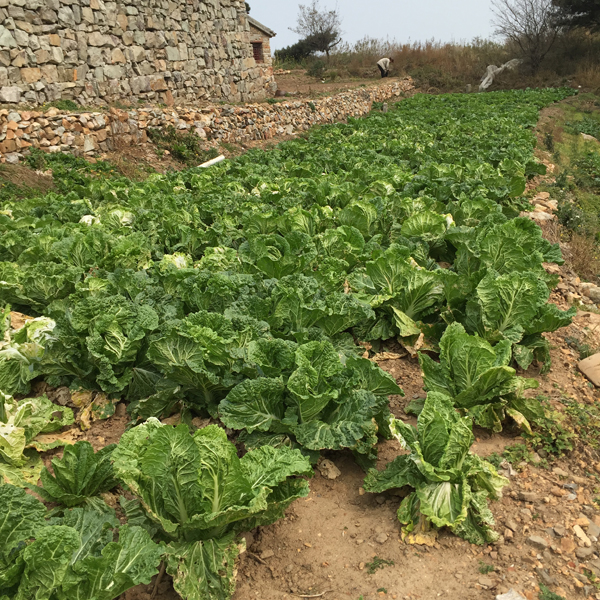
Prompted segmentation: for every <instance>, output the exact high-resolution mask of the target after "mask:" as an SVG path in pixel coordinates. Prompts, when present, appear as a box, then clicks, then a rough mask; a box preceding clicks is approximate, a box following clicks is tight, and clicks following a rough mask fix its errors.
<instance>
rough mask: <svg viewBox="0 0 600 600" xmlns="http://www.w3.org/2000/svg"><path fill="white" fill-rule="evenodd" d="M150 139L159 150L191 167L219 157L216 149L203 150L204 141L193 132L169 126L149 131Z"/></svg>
mask: <svg viewBox="0 0 600 600" xmlns="http://www.w3.org/2000/svg"><path fill="white" fill-rule="evenodd" d="M148 137H149V138H150V140H151V141H152V142H153V143H154V144H155V145H156V147H157V148H158V150H161V151H163V152H164V151H165V150H168V152H169V153H170V154H171V156H172V157H173V158H174V159H175V160H178V161H180V162H182V163H184V164H185V165H187V166H189V167H194V166H198V165H199V164H201V163H203V162H206V161H207V160H210V159H212V158H215V157H217V156H218V155H219V153H218V151H217V150H215V149H214V148H210V149H208V150H205V149H204V148H202V140H201V139H200V138H199V137H198V136H197V135H196V134H195V133H192V132H191V131H187V130H185V131H179V130H177V129H175V127H173V125H169V126H168V127H166V128H165V129H153V128H150V129H148Z"/></svg>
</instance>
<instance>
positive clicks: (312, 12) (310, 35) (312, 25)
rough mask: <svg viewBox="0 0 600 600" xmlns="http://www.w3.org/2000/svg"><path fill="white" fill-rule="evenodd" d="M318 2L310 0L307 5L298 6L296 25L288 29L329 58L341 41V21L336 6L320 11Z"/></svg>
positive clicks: (318, 0)
mask: <svg viewBox="0 0 600 600" xmlns="http://www.w3.org/2000/svg"><path fill="white" fill-rule="evenodd" d="M319 2H320V0H312V2H311V3H310V4H309V5H304V4H300V5H299V6H298V8H299V12H298V21H297V25H296V27H295V28H291V27H290V29H291V30H292V31H293V32H294V33H297V34H298V35H301V36H302V37H303V38H304V39H306V40H308V41H309V42H310V44H311V45H312V46H313V47H314V49H315V50H316V51H317V52H325V54H326V55H327V58H329V53H330V52H331V50H332V48H334V47H335V46H337V45H338V44H339V43H340V42H341V41H342V30H341V25H342V19H341V17H340V13H339V11H338V8H337V6H336V7H335V9H333V10H327V9H323V10H321V6H320V4H319Z"/></svg>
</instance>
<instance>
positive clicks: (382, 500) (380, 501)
mask: <svg viewBox="0 0 600 600" xmlns="http://www.w3.org/2000/svg"><path fill="white" fill-rule="evenodd" d="M375 502H377V504H385V496H377V498H375Z"/></svg>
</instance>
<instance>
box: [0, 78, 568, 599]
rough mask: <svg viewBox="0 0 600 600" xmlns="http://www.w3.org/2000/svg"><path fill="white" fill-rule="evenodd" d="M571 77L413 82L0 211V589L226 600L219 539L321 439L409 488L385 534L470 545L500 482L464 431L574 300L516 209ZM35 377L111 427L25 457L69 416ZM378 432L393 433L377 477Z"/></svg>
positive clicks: (281, 495)
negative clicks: (435, 91)
mask: <svg viewBox="0 0 600 600" xmlns="http://www.w3.org/2000/svg"><path fill="white" fill-rule="evenodd" d="M571 93H573V92H572V90H568V89H561V90H526V91H510V92H498V93H490V94H485V95H483V94H472V95H471V94H469V95H441V96H427V95H417V96H415V97H413V98H410V99H408V100H405V101H403V102H401V103H399V104H397V105H395V106H394V107H393V108H392V109H391V110H390V111H389V112H388V113H386V114H383V113H379V112H373V113H371V115H370V116H368V117H367V118H364V119H360V120H351V121H350V122H349V123H348V124H342V125H333V126H326V127H322V128H319V129H316V130H314V131H312V132H310V133H309V134H308V135H306V137H303V138H300V139H297V140H294V141H291V142H286V143H284V144H281V145H280V146H278V147H277V148H275V149H272V150H268V151H258V150H255V151H250V152H248V153H247V154H245V155H244V156H241V157H239V158H236V159H234V160H231V161H227V162H225V163H222V164H220V165H219V166H216V167H212V168H211V169H190V170H187V171H184V172H177V173H169V174H167V175H158V174H155V175H151V176H150V177H148V178H147V179H146V180H145V181H143V182H135V181H131V180H127V179H124V178H122V179H109V180H100V179H96V180H92V181H87V182H86V183H85V185H81V186H79V185H73V187H72V189H71V190H70V191H69V192H68V193H64V194H63V193H61V194H58V193H50V194H48V195H46V196H43V197H36V198H30V199H25V200H21V201H14V202H6V203H4V204H3V205H1V206H0V232H1V236H0V307H1V308H0V329H1V331H0V334H1V336H2V340H3V341H1V342H0V391H1V392H2V393H1V394H0V475H1V476H2V479H3V480H4V484H3V485H2V484H0V600H25V599H29V598H36V599H37V600H66V599H67V598H68V599H69V600H71V599H79V598H80V599H82V600H83V599H84V598H85V599H86V600H111V599H113V598H116V597H118V596H119V595H120V594H122V593H123V592H124V591H126V590H127V589H129V588H131V587H133V586H135V585H137V584H139V583H149V582H150V580H151V578H152V577H153V576H154V575H155V574H157V573H158V572H159V569H161V565H162V568H165V569H166V572H167V573H168V574H169V575H171V576H172V577H173V583H174V587H175V589H176V591H177V592H178V593H179V594H180V595H181V597H182V598H187V599H194V600H195V599H201V600H209V599H210V600H213V599H214V600H217V599H218V600H221V599H225V598H230V597H231V595H232V594H233V591H234V589H235V561H236V557H237V555H238V553H239V552H240V550H241V546H242V542H241V541H240V537H239V534H240V533H242V532H246V531H250V530H252V529H254V528H256V527H257V526H259V525H265V524H269V523H273V522H275V521H276V520H277V519H279V518H281V517H282V516H283V515H284V512H285V510H286V508H287V507H288V506H289V505H290V504H291V503H292V502H293V501H294V500H295V499H297V498H300V497H303V496H306V495H307V494H308V489H309V482H308V481H307V478H308V477H309V476H310V475H311V474H312V465H314V464H315V463H316V462H317V460H318V458H319V453H320V452H321V451H323V450H330V451H339V450H344V449H345V450H348V451H351V452H352V453H353V454H354V457H355V459H356V461H357V462H358V464H359V465H360V466H361V467H362V468H363V469H364V470H365V472H366V473H367V475H366V479H365V489H366V490H367V491H371V492H376V493H380V492H381V491H383V490H387V489H390V488H398V487H403V486H410V487H411V488H412V489H413V491H412V493H410V494H409V495H408V496H407V497H406V498H405V499H404V500H403V501H402V503H401V505H400V507H399V510H398V519H399V521H400V523H401V525H402V529H403V534H404V535H405V536H414V535H416V534H419V535H435V531H436V530H437V529H438V528H441V527H449V528H450V529H451V530H452V531H453V532H454V533H456V534H457V535H460V536H461V537H464V538H465V539H467V540H468V541H470V542H472V543H476V544H485V543H487V542H491V541H493V540H495V539H496V537H497V534H496V533H495V531H494V529H493V525H494V520H493V516H492V514H491V512H490V510H489V508H488V499H489V498H497V497H498V496H499V495H500V493H501V490H502V488H503V487H504V485H505V484H506V480H504V478H502V477H500V476H499V475H498V473H497V472H496V470H495V469H494V467H493V466H492V465H491V464H489V463H488V462H486V461H484V460H482V459H481V458H479V457H477V456H476V455H474V454H472V453H471V452H470V451H469V449H470V447H471V444H472V442H473V434H472V427H473V423H475V424H476V425H478V426H481V427H484V428H488V429H490V430H493V431H501V430H502V427H503V424H504V423H506V422H507V421H509V420H510V421H513V422H516V423H517V424H518V425H519V426H520V427H522V428H524V429H529V428H530V427H531V425H533V424H534V423H535V421H536V419H538V418H540V417H542V416H543V415H544V411H543V408H542V406H541V405H540V404H539V402H538V401H537V400H534V399H532V398H530V397H528V396H527V394H526V393H525V392H526V390H528V389H532V388H535V387H536V386H537V381H535V380H532V379H526V378H523V377H520V376H517V371H516V367H520V368H522V369H527V368H528V367H529V366H530V365H531V364H533V363H535V364H538V365H540V366H541V368H542V370H547V369H548V368H549V367H550V362H549V361H550V358H549V357H550V355H549V345H548V342H547V341H546V339H545V338H544V336H543V334H544V333H545V332H551V331H555V330H556V329H558V328H560V327H563V326H565V325H567V324H568V323H569V322H570V320H571V318H572V317H573V315H574V311H573V310H571V311H566V312H564V311H561V310H559V309H558V308H557V307H556V306H555V305H553V304H548V299H549V295H550V292H551V290H552V288H553V287H554V285H555V284H556V280H555V278H554V276H552V275H548V274H547V272H546V270H545V269H544V267H543V263H558V264H561V263H562V258H561V253H560V250H559V248H558V246H556V245H552V244H550V243H549V242H548V241H546V240H545V239H544V238H543V237H542V232H541V229H540V228H539V226H538V225H537V224H536V223H534V222H533V221H532V220H530V219H528V218H525V217H520V216H519V214H520V213H521V212H522V211H523V210H527V209H529V206H530V205H529V202H528V200H527V199H526V198H525V197H524V193H525V190H526V182H527V180H528V179H529V178H531V177H533V176H535V175H536V174H542V173H544V172H545V168H544V167H543V166H542V165H540V164H538V163H537V162H536V160H535V159H534V147H535V136H534V135H533V133H532V131H531V129H532V128H533V126H534V125H535V124H536V122H537V118H538V112H539V110H540V109H541V108H543V107H544V106H547V105H549V104H551V103H553V102H556V101H559V100H561V99H563V98H565V97H567V96H568V95H570V94H571ZM11 311H18V312H21V313H24V314H26V315H29V316H32V317H36V318H35V319H33V320H29V321H27V322H26V324H25V325H24V326H23V327H20V328H16V327H14V328H13V326H12V325H11V318H10V317H11ZM397 344H401V345H402V346H403V347H404V348H406V349H407V350H408V351H409V352H410V353H411V354H413V355H415V356H416V355H417V354H418V355H419V360H420V364H421V368H422V370H423V374H424V381H425V385H426V389H427V391H428V395H427V398H426V399H425V400H416V401H413V402H411V403H410V405H409V410H410V411H411V412H413V413H414V414H416V415H418V428H417V429H415V428H414V427H412V426H411V425H408V424H406V423H404V422H403V421H401V420H399V419H396V418H394V416H393V415H392V414H391V412H390V409H389V403H388V397H389V396H390V395H401V394H402V390H401V389H400V388H399V387H398V385H397V383H396V381H395V380H394V378H393V377H392V376H391V375H389V374H387V373H385V372H384V371H382V370H381V369H380V368H379V367H378V366H377V363H376V361H375V360H371V359H373V357H374V356H375V355H376V354H377V353H378V352H383V351H386V350H388V349H390V348H392V347H394V345H396V346H397ZM34 380H37V381H38V382H39V381H40V380H44V381H46V382H47V384H49V385H50V386H53V387H58V386H69V388H70V389H71V391H72V392H73V395H74V397H75V395H76V394H77V393H79V394H80V395H82V396H83V395H84V393H85V391H86V390H93V391H96V392H101V393H100V394H98V395H96V396H95V398H96V400H94V404H92V405H89V406H86V407H85V408H83V409H81V408H80V409H78V408H77V407H75V410H76V411H77V410H83V411H87V413H86V414H87V418H88V419H89V418H92V417H93V418H96V419H99V418H107V417H109V416H111V414H112V413H113V412H114V410H115V405H116V403H117V402H120V401H122V400H124V401H125V402H127V404H128V413H129V415H130V416H131V426H130V428H129V429H128V431H127V432H126V433H125V434H124V435H123V437H122V438H121V441H120V442H119V444H118V445H116V446H115V445H112V446H107V447H106V448H104V449H103V450H100V451H98V452H96V453H94V450H93V449H92V446H91V445H90V444H89V443H88V442H86V441H81V442H78V443H76V444H74V445H67V446H66V447H65V450H64V453H63V456H62V458H60V459H59V458H56V457H55V458H54V459H53V460H52V469H51V470H49V469H48V468H46V467H44V464H43V461H42V458H41V454H40V453H43V452H45V451H49V450H52V449H54V448H57V447H60V446H63V445H65V444H66V443H67V441H66V440H64V439H62V438H61V435H60V432H61V431H63V430H64V428H65V427H66V426H69V425H72V424H73V423H74V419H75V414H76V413H74V412H73V409H72V408H71V407H69V406H62V405H57V404H54V403H52V402H51V401H50V400H49V399H48V398H47V397H46V396H38V397H33V396H35V395H36V394H32V393H31V386H32V383H35V382H34ZM175 413H180V414H181V423H180V424H179V425H177V426H172V425H169V424H165V423H162V422H161V420H164V419H165V418H167V417H170V416H171V415H173V414H175ZM198 416H200V417H208V416H210V417H212V419H213V424H211V425H209V426H207V427H203V428H197V427H196V425H195V423H197V420H196V419H195V417H198ZM193 421H194V422H193ZM214 423H220V424H221V425H222V426H220V425H218V424H214ZM225 428H227V432H226V430H225ZM227 434H229V436H228V435H227ZM379 437H386V438H393V437H395V438H396V439H398V440H400V442H401V443H402V444H403V447H405V448H406V450H407V454H403V455H401V456H399V457H398V458H397V459H396V460H394V461H393V462H392V463H390V464H389V465H388V466H387V468H386V469H385V470H384V471H377V470H375V469H374V468H373V467H375V464H376V459H377V443H378V438H379ZM40 483H41V485H38V484H40ZM118 486H120V490H121V491H122V492H126V494H125V495H124V496H122V497H121V505H120V507H119V508H118V513H116V512H115V510H114V509H113V508H110V507H109V506H107V505H106V504H105V503H104V501H103V500H102V497H101V494H102V493H103V492H106V491H109V490H112V489H115V488H117V487H118ZM27 487H29V488H32V489H33V490H34V491H35V492H36V493H37V495H38V496H39V497H41V498H42V499H43V500H44V501H45V504H44V503H42V502H40V501H39V500H38V499H36V498H35V497H34V496H32V495H31V494H28V493H26V492H25V489H26V488H27ZM117 516H118V517H119V518H117Z"/></svg>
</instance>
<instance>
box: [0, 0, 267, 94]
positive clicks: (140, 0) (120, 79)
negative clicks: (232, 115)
mask: <svg viewBox="0 0 600 600" xmlns="http://www.w3.org/2000/svg"><path fill="white" fill-rule="evenodd" d="M252 21H254V19H252ZM253 27H254V26H253ZM261 27H262V28H263V33H264V30H265V29H267V30H268V28H265V27H264V26H261ZM268 31H269V32H270V30H268ZM270 33H273V32H270ZM254 37H255V34H254V28H253V29H252V30H251V27H250V19H249V17H248V15H247V14H246V10H245V3H244V1H243V0H117V1H109V0H0V102H27V103H30V104H43V103H44V102H48V101H52V100H57V99H72V100H75V101H77V102H79V103H80V104H83V105H93V104H102V103H107V102H109V103H110V102H116V101H119V100H121V101H129V102H135V101H137V100H138V99H148V100H152V101H156V102H164V103H166V104H169V105H170V104H172V103H174V102H175V101H177V102H183V101H188V102H194V101H198V100H199V99H204V100H228V101H233V102H240V101H242V102H243V101H253V100H260V99H263V98H264V97H265V96H267V95H268V94H270V93H272V92H273V91H274V90H275V88H276V85H275V82H274V79H273V72H272V69H271V68H270V65H269V64H267V63H266V62H264V58H266V57H267V55H268V58H269V59H270V52H266V50H267V48H268V45H267V46H263V63H260V62H258V63H257V61H256V60H255V58H254V51H253V46H252V42H251V39H252V40H254ZM263 44H264V42H263Z"/></svg>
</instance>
